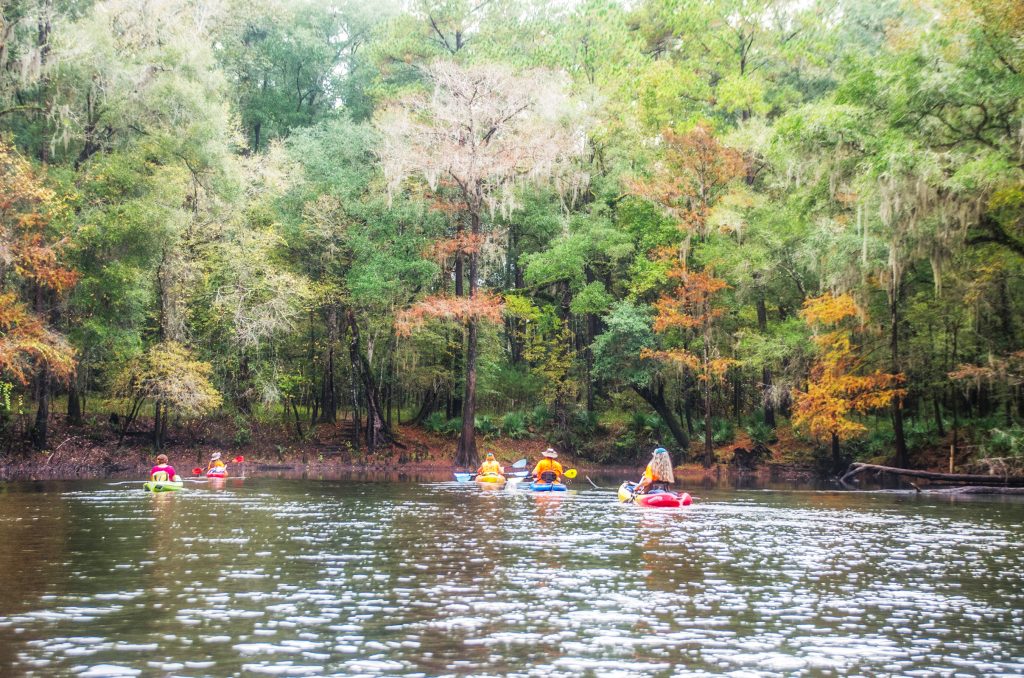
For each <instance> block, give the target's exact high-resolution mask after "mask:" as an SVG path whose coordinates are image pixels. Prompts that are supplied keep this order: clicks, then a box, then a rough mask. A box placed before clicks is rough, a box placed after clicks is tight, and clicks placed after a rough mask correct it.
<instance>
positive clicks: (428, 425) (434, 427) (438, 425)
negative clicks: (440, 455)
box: [423, 412, 447, 433]
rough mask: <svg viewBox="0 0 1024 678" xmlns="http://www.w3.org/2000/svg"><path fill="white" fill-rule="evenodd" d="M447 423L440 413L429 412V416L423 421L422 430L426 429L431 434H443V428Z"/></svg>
mask: <svg viewBox="0 0 1024 678" xmlns="http://www.w3.org/2000/svg"><path fill="white" fill-rule="evenodd" d="M446 423H447V421H446V420H445V418H444V415H443V414H441V413H440V412H431V413H430V415H429V416H428V417H427V418H426V419H424V420H423V428H425V429H427V430H428V431H430V432H431V433H444V426H445V424H446Z"/></svg>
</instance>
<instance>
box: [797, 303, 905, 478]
mask: <svg viewBox="0 0 1024 678" xmlns="http://www.w3.org/2000/svg"><path fill="white" fill-rule="evenodd" d="M800 315H801V316H802V317H803V319H804V321H805V322H806V323H807V324H808V325H809V326H810V327H811V328H812V329H814V331H815V335H814V337H813V341H814V343H815V345H816V346H817V347H818V357H817V359H816V360H815V362H814V364H813V366H812V367H811V373H810V377H809V379H808V382H807V390H806V391H795V392H794V393H793V425H794V426H795V427H797V428H802V429H805V430H807V431H808V432H809V433H810V434H811V435H813V436H815V437H816V438H828V439H829V441H830V444H831V449H832V464H833V466H834V467H836V468H838V467H839V466H840V464H841V457H840V448H839V445H840V443H841V442H844V441H847V440H850V439H852V438H855V437H857V436H859V435H861V434H862V433H864V432H865V431H867V428H866V427H865V426H864V425H863V424H862V423H860V422H858V421H855V420H854V419H852V418H851V415H852V414H864V413H866V412H870V411H872V410H877V409H881V408H884V407H888V406H889V405H891V404H892V403H894V402H897V403H898V401H899V400H900V399H901V398H903V397H904V396H905V395H906V391H905V390H904V389H902V388H899V386H900V384H902V383H903V381H904V377H903V375H902V374H889V373H883V372H880V371H878V370H876V371H874V372H872V373H868V374H861V372H863V371H864V370H863V365H864V363H863V361H862V360H861V359H859V358H857V357H856V354H855V349H854V346H853V343H852V340H851V338H850V331H849V330H848V329H846V328H843V327H842V326H841V324H842V322H843V321H844V320H847V319H849V318H853V317H855V316H856V315H857V307H856V305H855V304H854V301H853V297H851V296H850V295H848V294H841V295H832V294H824V295H822V296H820V297H815V298H814V299H808V300H807V302H806V303H805V304H804V308H803V310H802V311H801V312H800ZM820 328H835V329H829V331H826V332H824V333H822V334H819V333H818V331H819V329H820Z"/></svg>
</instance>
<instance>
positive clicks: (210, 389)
mask: <svg viewBox="0 0 1024 678" xmlns="http://www.w3.org/2000/svg"><path fill="white" fill-rule="evenodd" d="M212 373H213V367H212V366H211V365H210V363H207V362H203V361H201V360H196V359H195V357H194V356H193V355H192V352H191V351H190V350H189V349H187V348H186V347H184V346H182V345H181V344H178V343H176V342H173V341H168V342H163V343H159V344H154V345H153V346H151V347H150V348H149V350H148V351H146V353H145V354H143V355H142V356H140V357H138V358H136V359H135V360H132V361H129V362H128V363H127V364H126V365H125V367H124V369H123V370H122V371H121V373H120V374H119V375H118V376H117V378H116V379H115V381H114V385H113V391H114V393H115V394H116V395H117V396H118V397H120V398H123V399H125V400H126V401H127V402H128V411H127V412H126V413H125V416H124V417H123V418H122V421H123V423H122V426H121V435H120V438H119V439H118V445H120V444H121V442H122V441H123V440H124V436H125V434H126V433H127V432H128V429H129V427H130V426H131V425H132V423H133V422H134V421H135V419H136V418H137V417H138V416H139V413H140V411H141V410H142V406H143V405H144V404H145V403H146V402H150V403H152V404H153V449H154V450H159V449H160V448H161V447H162V446H163V443H164V440H165V439H166V437H167V428H168V422H169V420H170V416H171V413H172V412H174V413H176V414H178V415H179V416H182V417H184V418H185V419H195V418H198V417H201V416H203V415H206V414H208V413H210V412H212V411H213V410H215V409H217V408H218V407H220V404H221V396H220V393H219V392H218V391H217V389H216V388H214V386H213V384H212V383H211V382H210V376H211V375H212Z"/></svg>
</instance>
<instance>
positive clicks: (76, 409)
mask: <svg viewBox="0 0 1024 678" xmlns="http://www.w3.org/2000/svg"><path fill="white" fill-rule="evenodd" d="M68 424H70V425H71V426H81V425H82V400H81V398H80V397H79V393H78V379H77V378H73V379H72V380H71V383H70V384H69V386H68Z"/></svg>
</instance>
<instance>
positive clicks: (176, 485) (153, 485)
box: [142, 480, 185, 492]
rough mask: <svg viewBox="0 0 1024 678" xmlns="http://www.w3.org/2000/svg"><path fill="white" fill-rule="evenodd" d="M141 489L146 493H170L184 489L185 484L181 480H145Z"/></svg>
mask: <svg viewBox="0 0 1024 678" xmlns="http://www.w3.org/2000/svg"><path fill="white" fill-rule="evenodd" d="M142 487H143V488H144V489H145V490H146V492H172V491H174V490H180V489H182V488H183V487H185V483H184V481H181V480H147V481H146V482H144V483H142Z"/></svg>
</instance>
